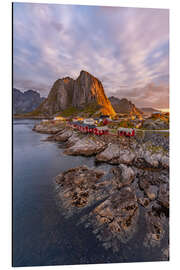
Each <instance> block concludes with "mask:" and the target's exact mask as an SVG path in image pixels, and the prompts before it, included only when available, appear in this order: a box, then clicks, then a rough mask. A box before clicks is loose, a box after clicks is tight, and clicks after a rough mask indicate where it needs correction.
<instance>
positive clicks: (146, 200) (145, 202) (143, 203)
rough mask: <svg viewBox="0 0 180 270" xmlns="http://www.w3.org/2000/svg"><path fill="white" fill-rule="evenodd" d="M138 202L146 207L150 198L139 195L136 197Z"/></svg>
mask: <svg viewBox="0 0 180 270" xmlns="http://www.w3.org/2000/svg"><path fill="white" fill-rule="evenodd" d="M138 203H139V204H141V205H142V206H143V207H148V206H149V203H150V200H149V199H148V198H146V197H140V198H138Z"/></svg>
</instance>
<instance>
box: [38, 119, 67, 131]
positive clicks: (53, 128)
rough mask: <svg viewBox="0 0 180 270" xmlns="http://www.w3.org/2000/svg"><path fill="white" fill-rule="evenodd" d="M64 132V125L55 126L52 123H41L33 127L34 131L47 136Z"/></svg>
mask: <svg viewBox="0 0 180 270" xmlns="http://www.w3.org/2000/svg"><path fill="white" fill-rule="evenodd" d="M63 130H64V123H56V124H54V123H53V122H52V121H48V122H41V123H39V124H36V125H35V126H34V127H33V131H36V132H40V133H45V134H57V133H58V132H61V131H63Z"/></svg>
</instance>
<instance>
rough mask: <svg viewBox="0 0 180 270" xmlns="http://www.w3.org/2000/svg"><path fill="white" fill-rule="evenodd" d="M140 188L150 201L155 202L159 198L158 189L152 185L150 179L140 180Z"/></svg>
mask: <svg viewBox="0 0 180 270" xmlns="http://www.w3.org/2000/svg"><path fill="white" fill-rule="evenodd" d="M139 187H140V188H141V189H142V190H144V193H145V194H146V195H147V197H148V198H149V199H150V200H155V199H156V198H157V193H158V187H157V186H155V185H150V181H149V180H148V178H144V179H143V178H142V179H140V181H139Z"/></svg>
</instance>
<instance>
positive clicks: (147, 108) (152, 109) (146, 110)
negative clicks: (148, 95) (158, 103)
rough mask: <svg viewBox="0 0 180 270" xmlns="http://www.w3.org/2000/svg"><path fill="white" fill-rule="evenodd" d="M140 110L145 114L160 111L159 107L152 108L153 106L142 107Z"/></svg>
mask: <svg viewBox="0 0 180 270" xmlns="http://www.w3.org/2000/svg"><path fill="white" fill-rule="evenodd" d="M140 110H141V111H142V112H143V113H144V114H152V113H154V112H160V111H159V110H157V109H154V108H151V107H146V108H140Z"/></svg>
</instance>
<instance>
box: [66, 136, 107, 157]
mask: <svg viewBox="0 0 180 270" xmlns="http://www.w3.org/2000/svg"><path fill="white" fill-rule="evenodd" d="M105 147H106V143H105V142H103V141H101V140H100V139H98V138H95V137H93V136H86V137H84V138H82V139H81V140H78V141H77V142H76V143H75V144H74V145H73V146H71V147H69V148H67V149H66V150H65V151H64V153H65V154H67V155H83V156H91V155H95V154H97V153H99V152H100V151H103V150H104V149H105Z"/></svg>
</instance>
